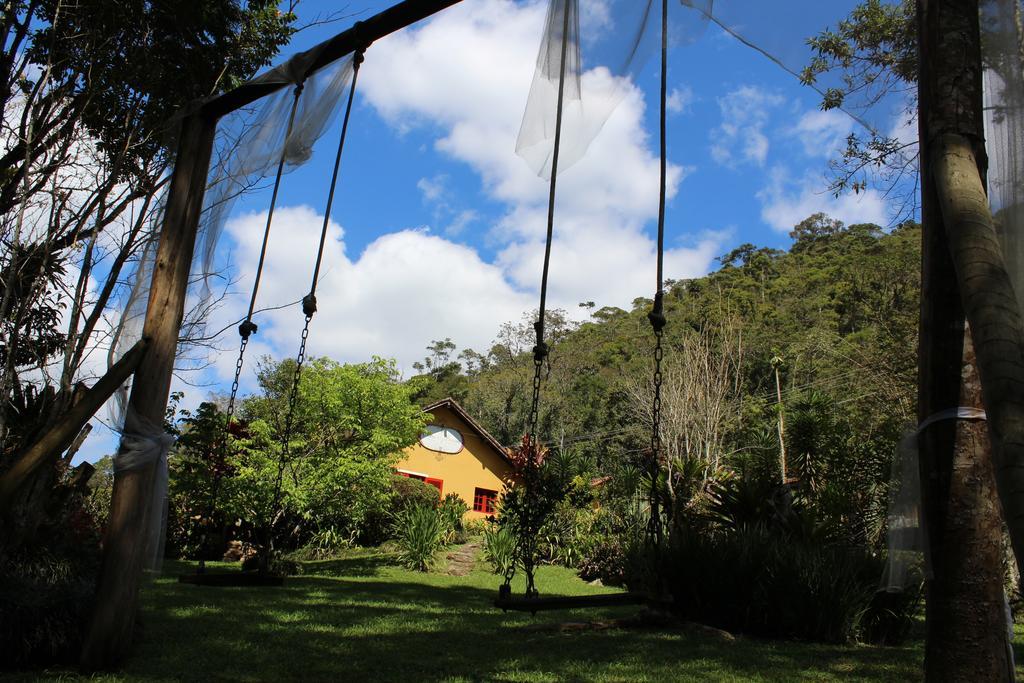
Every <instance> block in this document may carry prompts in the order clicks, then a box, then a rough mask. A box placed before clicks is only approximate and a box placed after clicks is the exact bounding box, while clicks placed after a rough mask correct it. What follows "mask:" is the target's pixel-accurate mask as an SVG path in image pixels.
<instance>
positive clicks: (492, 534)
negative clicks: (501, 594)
mask: <svg viewBox="0 0 1024 683" xmlns="http://www.w3.org/2000/svg"><path fill="white" fill-rule="evenodd" d="M484 558H485V559H486V560H487V561H488V562H490V563H491V567H492V568H493V569H494V573H495V574H501V575H502V576H507V575H508V574H509V573H511V572H512V571H513V569H514V568H515V563H516V537H515V535H514V534H513V533H512V530H511V529H510V528H509V527H508V526H498V525H496V524H491V525H488V526H486V527H484Z"/></svg>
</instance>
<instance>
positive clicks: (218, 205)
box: [107, 50, 353, 569]
mask: <svg viewBox="0 0 1024 683" xmlns="http://www.w3.org/2000/svg"><path fill="white" fill-rule="evenodd" d="M317 56H318V52H317V51H316V50H312V51H309V52H305V53H302V54H299V55H296V56H295V57H293V58H292V59H290V60H288V61H287V62H285V63H284V64H282V65H281V66H279V67H277V68H275V69H272V70H271V71H269V72H267V73H266V74H263V75H262V76H260V77H259V78H257V79H255V82H258V83H275V84H283V85H285V86H286V87H283V88H281V89H280V90H278V91H277V92H275V93H274V94H272V95H270V96H268V97H265V98H263V99H262V100H261V101H260V102H259V103H258V104H257V106H256V107H255V108H254V109H246V110H239V111H238V112H235V113H234V114H231V115H229V116H227V117H225V118H224V119H222V120H221V121H220V122H219V124H218V130H217V142H216V144H215V149H214V162H213V163H212V164H211V168H210V174H209V182H208V184H207V191H206V195H205V201H204V204H203V206H204V209H203V214H202V218H201V221H200V226H199V233H198V235H197V241H196V250H195V255H194V257H193V262H192V274H191V276H190V281H191V282H193V283H195V284H197V285H198V287H199V291H198V292H196V293H195V294H194V295H193V296H190V297H189V299H190V301H191V302H192V303H193V304H197V305H198V306H199V307H200V308H201V307H203V306H204V305H205V302H206V300H207V299H208V297H209V296H210V288H209V284H208V283H209V279H210V276H211V274H213V273H214V272H216V270H217V269H218V268H220V267H221V266H222V265H223V264H222V262H218V244H219V242H220V238H221V236H222V234H223V232H224V224H225V222H226V221H227V219H228V217H229V215H230V212H231V208H232V206H233V205H234V202H235V201H236V200H237V199H238V197H240V196H241V195H242V194H244V193H245V192H246V191H247V190H249V189H251V188H254V187H256V186H258V185H259V184H260V182H261V181H262V180H263V179H265V178H266V177H268V176H270V175H272V174H273V173H274V172H276V169H277V166H278V164H279V163H280V162H281V160H282V159H283V161H284V169H283V171H284V172H288V171H290V170H293V169H294V168H296V167H298V166H300V165H302V164H303V163H305V162H307V161H308V160H309V159H310V157H311V156H312V150H313V144H314V143H315V142H316V140H317V139H319V138H320V136H322V135H323V134H324V132H325V131H326V130H327V128H328V125H329V123H330V122H331V120H332V118H333V117H334V116H335V114H336V113H337V112H338V111H339V110H340V109H341V107H342V106H343V105H344V102H345V98H344V93H345V90H346V88H347V87H348V84H349V83H350V82H351V79H352V73H353V68H352V67H353V61H352V56H351V55H349V56H347V57H344V58H342V59H339V60H337V61H335V62H332V63H331V64H328V65H327V66H326V67H324V68H322V69H319V70H317V71H316V72H314V73H313V74H311V75H309V76H308V77H305V78H303V75H304V74H306V73H307V72H308V70H309V68H310V66H311V65H312V64H313V63H314V61H315V60H316V58H317ZM300 85H301V91H300V95H299V99H298V101H297V102H296V101H295V93H296V87H297V86H300ZM287 86H291V87H287ZM293 103H295V115H294V120H293V121H292V123H291V129H290V132H289V121H290V120H291V119H292V108H293ZM162 222H163V203H162V202H160V203H159V206H158V207H157V208H156V209H155V210H154V211H153V212H152V215H151V218H150V221H149V224H150V228H149V237H148V238H147V239H146V240H144V241H143V243H142V247H141V250H140V257H139V259H138V262H137V265H136V268H135V271H134V273H133V275H132V286H131V289H130V293H129V295H128V297H127V299H126V300H125V301H124V303H123V308H122V313H121V316H120V319H119V321H118V322H117V324H116V326H115V329H114V334H113V338H112V340H111V344H110V351H109V353H108V357H107V361H108V366H110V365H113V364H114V363H115V362H117V360H118V359H120V358H121V356H123V355H124V354H125V353H126V352H127V350H128V349H130V348H131V347H132V346H133V345H134V344H135V343H136V342H137V341H138V340H140V339H141V338H142V332H143V329H142V328H143V322H144V320H145V314H146V307H147V305H148V303H149V290H150V285H151V280H152V277H153V268H154V264H155V260H156V250H157V244H158V242H159V235H160V229H161V227H162ZM254 239H259V237H258V236H256V237H254ZM129 387H130V385H129V384H128V383H126V384H125V385H124V386H122V387H120V388H119V389H118V391H117V392H116V393H115V395H114V400H113V401H112V402H111V404H110V405H111V423H112V424H113V426H114V428H115V429H117V430H118V431H119V432H120V434H121V443H120V446H119V449H118V453H117V455H115V456H114V470H115V472H122V471H125V470H132V469H137V468H141V467H146V466H149V465H151V464H154V463H155V464H156V474H155V478H154V490H153V495H152V499H151V500H152V506H153V507H152V509H151V511H150V512H149V513H148V516H147V535H146V543H147V545H146V550H145V558H146V562H145V566H146V567H147V568H150V569H158V568H159V563H160V559H161V557H162V550H163V535H164V529H165V525H166V515H167V453H168V451H169V449H170V448H171V446H173V444H174V439H173V438H172V437H171V436H169V435H168V434H166V432H165V431H164V428H163V425H162V424H159V423H151V422H150V421H148V420H146V419H144V418H142V417H141V416H139V415H137V414H135V413H134V412H133V411H131V410H129V408H128V397H129Z"/></svg>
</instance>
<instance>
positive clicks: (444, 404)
mask: <svg viewBox="0 0 1024 683" xmlns="http://www.w3.org/2000/svg"><path fill="white" fill-rule="evenodd" d="M438 408H447V409H448V410H450V411H452V412H453V413H455V414H456V415H458V416H459V419H461V420H462V421H463V422H465V423H466V424H467V425H469V428H470V429H472V430H473V432H474V433H475V434H476V435H477V436H479V437H480V438H481V439H483V440H484V442H485V443H486V444H487V445H488V446H490V447H491V448H493V449H494V450H495V451H496V452H497V453H498V455H500V456H501V458H502V460H504V461H505V462H507V463H509V464H510V465H511V464H512V460H511V458H509V454H508V449H507V448H505V447H504V446H502V445H501V444H500V443H498V440H497V439H495V438H494V437H493V436H491V434H490V432H488V431H487V430H486V429H484V428H483V427H482V426H481V425H480V423H479V422H477V421H476V420H474V419H473V418H472V417H470V416H469V413H467V412H466V409H465V408H463V407H462V406H460V405H459V403H458V402H457V401H456V400H455V399H454V398H443V399H441V400H440V401H437V402H436V403H431V404H430V405H428V406H424V408H423V412H425V413H432V412H434V411H435V410H437V409H438Z"/></svg>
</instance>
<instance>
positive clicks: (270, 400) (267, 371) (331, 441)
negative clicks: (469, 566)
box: [225, 358, 425, 548]
mask: <svg viewBox="0 0 1024 683" xmlns="http://www.w3.org/2000/svg"><path fill="white" fill-rule="evenodd" d="M294 372H295V363H294V361H291V360H286V361H282V362H274V361H272V360H270V359H269V358H264V359H263V360H262V361H261V363H260V366H259V370H258V373H257V376H258V378H259V384H260V389H261V392H260V393H259V394H257V395H254V396H251V397H247V398H246V399H245V400H243V401H242V405H241V409H240V411H239V413H240V417H241V420H242V422H243V423H244V424H245V428H246V434H245V435H244V437H242V438H240V439H239V440H238V446H239V449H238V452H237V455H236V456H234V459H233V460H232V463H231V464H232V466H233V467H234V468H235V470H236V471H235V473H234V474H233V476H231V477H230V478H229V479H228V480H226V481H225V487H226V489H227V491H226V497H227V498H228V500H229V501H230V503H229V504H230V505H232V506H233V508H232V510H233V514H234V515H235V516H237V517H239V518H241V519H245V520H250V521H252V522H254V523H255V524H256V526H257V527H258V529H259V530H260V532H261V533H262V534H263V538H262V539H260V540H261V541H262V542H264V543H267V544H269V545H270V546H271V547H277V548H280V547H283V546H285V545H288V544H293V543H295V542H297V541H298V540H301V536H302V535H303V534H308V533H311V532H312V531H315V530H316V529H323V528H328V527H330V528H334V529H337V530H339V531H342V532H343V533H345V534H346V535H349V536H352V535H355V534H357V533H358V532H359V531H360V525H361V524H363V522H364V521H365V520H366V519H367V518H368V517H369V516H370V515H372V514H375V513H378V512H379V511H380V510H381V509H382V508H384V507H385V506H386V504H387V502H388V500H389V498H390V495H391V488H392V487H391V472H392V470H393V468H394V465H395V463H396V462H397V459H398V457H399V453H400V451H401V450H402V449H403V448H405V447H406V446H408V445H410V444H412V443H414V442H415V441H416V439H417V438H418V436H419V434H420V433H421V430H422V429H423V426H424V424H425V421H424V415H423V413H422V412H421V411H420V409H419V407H418V406H416V405H415V403H414V402H413V401H412V393H411V389H410V387H409V386H408V385H406V384H403V383H400V382H398V381H397V373H396V370H395V365H394V362H393V361H389V360H384V359H380V358H377V359H374V360H373V361H371V362H369V363H363V364H358V365H341V364H339V363H337V362H335V361H332V360H330V359H327V358H313V359H310V360H309V361H308V362H307V365H306V367H305V368H304V369H303V371H302V375H301V381H300V384H299V391H298V400H297V401H296V403H295V406H294V412H293V414H292V418H293V422H292V432H291V438H290V439H289V441H288V443H287V448H285V445H284V443H283V440H284V435H285V432H286V427H287V419H288V413H289V395H290V392H291V385H292V381H293V377H294ZM285 520H287V521H288V525H284V524H283V522H284V521H285Z"/></svg>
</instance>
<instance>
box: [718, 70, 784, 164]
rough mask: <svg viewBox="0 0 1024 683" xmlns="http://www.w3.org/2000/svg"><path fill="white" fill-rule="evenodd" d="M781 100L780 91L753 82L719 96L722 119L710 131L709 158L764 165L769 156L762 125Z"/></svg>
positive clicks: (733, 162) (782, 100) (720, 162)
mask: <svg viewBox="0 0 1024 683" xmlns="http://www.w3.org/2000/svg"><path fill="white" fill-rule="evenodd" d="M784 102H785V99H784V98H783V97H782V96H781V95H778V94H775V93H770V92H768V91H767V90H764V89H763V88H759V87H757V86H752V85H744V86H740V87H739V88H737V89H736V90H733V91H732V92H730V93H727V94H726V95H725V96H723V97H720V98H718V107H719V109H720V110H721V113H722V122H721V123H720V124H719V125H718V126H716V127H715V128H714V129H713V130H712V131H711V135H710V137H711V140H712V143H711V158H712V159H714V160H715V161H716V162H717V163H719V164H722V165H723V166H730V167H735V166H738V165H739V164H744V163H753V164H755V165H757V166H763V165H764V163H765V160H766V159H767V158H768V148H769V143H768V137H767V136H766V135H765V133H764V128H765V125H766V124H767V122H768V118H769V112H770V110H772V109H774V108H776V107H778V106H780V105H782V104H783V103H784Z"/></svg>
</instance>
